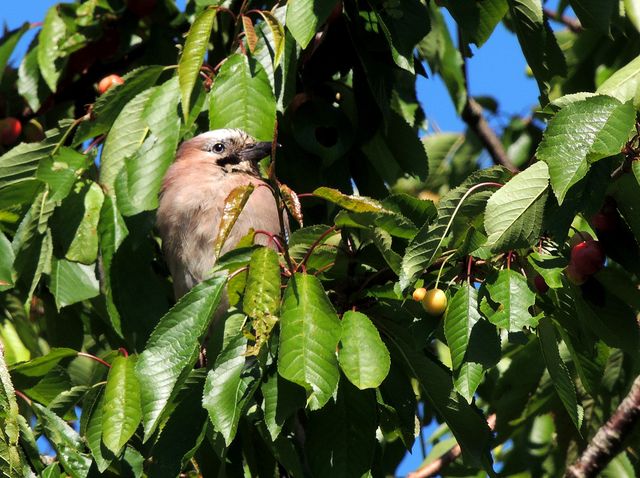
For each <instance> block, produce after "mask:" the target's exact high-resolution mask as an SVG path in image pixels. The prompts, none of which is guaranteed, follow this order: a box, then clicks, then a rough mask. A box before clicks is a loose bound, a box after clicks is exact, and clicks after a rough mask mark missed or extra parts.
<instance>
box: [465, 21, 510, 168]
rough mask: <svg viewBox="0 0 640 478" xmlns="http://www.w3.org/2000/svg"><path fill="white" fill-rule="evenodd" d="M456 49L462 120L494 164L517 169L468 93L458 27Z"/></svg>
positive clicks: (476, 103)
mask: <svg viewBox="0 0 640 478" xmlns="http://www.w3.org/2000/svg"><path fill="white" fill-rule="evenodd" d="M458 49H459V50H460V56H461V57H462V66H461V69H462V76H463V79H464V85H465V89H466V90H467V99H466V101H465V104H464V108H463V109H462V115H461V117H462V120H463V121H464V122H465V123H467V126H468V127H469V128H470V129H471V130H472V131H473V132H474V133H475V134H476V135H477V136H478V138H480V141H481V142H482V145H483V146H484V148H485V149H486V150H487V152H488V153H489V155H490V156H491V159H493V162H494V163H495V164H499V165H501V166H504V167H505V168H507V169H508V170H509V171H514V172H516V171H518V168H517V167H516V166H515V165H514V164H513V163H512V162H511V160H510V159H509V156H508V155H507V152H506V151H505V149H504V146H502V141H500V138H499V137H498V135H497V134H496V132H495V131H494V130H493V128H491V126H490V125H489V123H488V122H487V120H486V118H485V117H484V113H483V112H482V106H480V104H478V102H477V101H476V100H474V99H473V98H472V97H471V96H470V95H469V78H468V75H467V55H465V43H464V41H463V39H462V34H461V31H460V29H458Z"/></svg>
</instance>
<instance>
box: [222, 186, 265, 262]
mask: <svg viewBox="0 0 640 478" xmlns="http://www.w3.org/2000/svg"><path fill="white" fill-rule="evenodd" d="M254 189H255V186H254V185H253V184H244V185H242V186H238V187H236V188H234V189H233V191H231V192H230V193H229V195H228V196H227V198H226V199H225V200H224V208H223V210H222V216H221V217H220V226H219V227H218V235H217V237H216V240H215V242H214V250H213V252H214V254H215V255H216V257H218V256H219V255H220V252H221V251H222V248H223V247H224V243H225V241H226V240H227V237H229V234H230V233H231V229H233V226H234V224H235V223H236V221H237V220H238V217H239V216H240V213H241V212H242V210H243V209H244V207H245V205H246V204H247V201H248V200H249V196H251V193H253V190H254Z"/></svg>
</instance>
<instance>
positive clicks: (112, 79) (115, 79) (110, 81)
mask: <svg viewBox="0 0 640 478" xmlns="http://www.w3.org/2000/svg"><path fill="white" fill-rule="evenodd" d="M123 83H124V80H123V79H122V77H120V76H118V75H109V76H105V77H104V78H103V79H101V80H100V83H98V93H100V94H101V95H103V94H104V93H105V92H106V91H107V90H108V89H109V88H111V87H112V86H114V85H122V84H123Z"/></svg>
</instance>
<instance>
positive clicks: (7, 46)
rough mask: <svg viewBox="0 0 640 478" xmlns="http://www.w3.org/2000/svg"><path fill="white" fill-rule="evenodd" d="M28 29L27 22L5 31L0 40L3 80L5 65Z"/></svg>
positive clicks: (0, 68)
mask: <svg viewBox="0 0 640 478" xmlns="http://www.w3.org/2000/svg"><path fill="white" fill-rule="evenodd" d="M28 29H29V24H28V23H26V22H25V23H23V24H22V26H21V27H20V28H16V29H15V30H12V31H10V32H6V33H4V35H3V37H2V40H0V81H2V76H3V75H4V70H5V67H6V66H7V63H8V62H9V58H11V54H12V53H13V50H14V48H15V47H16V45H17V44H18V41H20V38H22V35H24V33H25V32H26V31H27V30H28Z"/></svg>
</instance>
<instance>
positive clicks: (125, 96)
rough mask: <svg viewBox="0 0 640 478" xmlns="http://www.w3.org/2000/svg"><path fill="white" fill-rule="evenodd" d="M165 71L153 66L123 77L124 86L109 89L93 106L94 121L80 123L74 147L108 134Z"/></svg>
mask: <svg viewBox="0 0 640 478" xmlns="http://www.w3.org/2000/svg"><path fill="white" fill-rule="evenodd" d="M163 71H164V67H162V66H157V65H151V66H143V67H140V68H136V69H135V70H132V71H130V72H129V73H127V74H126V75H125V76H123V77H122V79H123V80H124V84H123V85H118V86H115V87H112V88H109V89H108V90H107V92H106V93H104V94H103V95H101V96H100V97H99V98H98V99H97V101H96V102H95V104H94V105H93V112H92V118H93V119H91V120H90V121H83V122H82V123H80V126H78V130H77V131H76V134H75V137H74V138H73V143H74V145H78V144H80V143H82V142H83V141H85V140H87V139H89V138H93V137H95V136H98V135H101V134H104V133H106V132H108V131H109V129H110V128H111V127H112V126H113V124H114V121H116V119H117V118H118V116H119V115H120V114H121V113H122V110H123V109H124V108H125V107H126V106H127V103H129V102H130V101H131V100H133V99H134V98H135V97H136V96H138V94H139V93H143V92H145V91H147V90H149V89H150V88H151V87H152V86H153V85H154V84H155V83H156V80H157V79H158V77H159V76H160V74H161V73H162V72H163ZM123 123H124V121H123ZM125 129H126V127H125Z"/></svg>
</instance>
